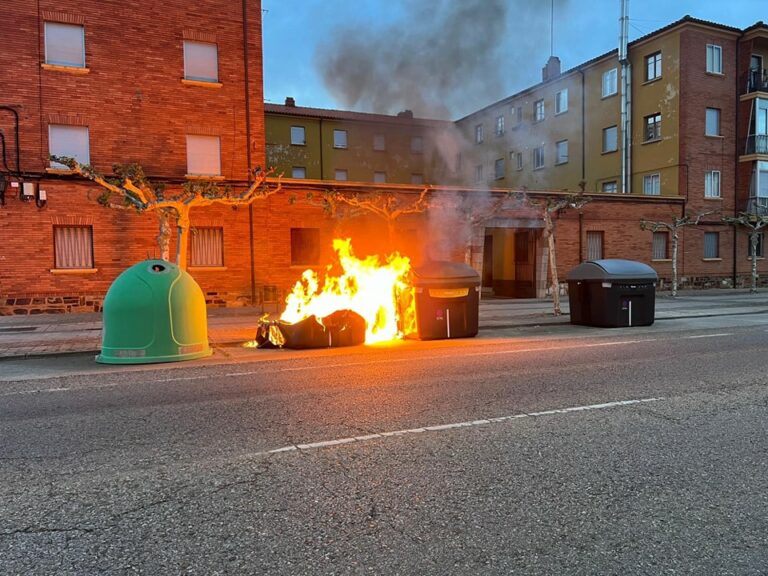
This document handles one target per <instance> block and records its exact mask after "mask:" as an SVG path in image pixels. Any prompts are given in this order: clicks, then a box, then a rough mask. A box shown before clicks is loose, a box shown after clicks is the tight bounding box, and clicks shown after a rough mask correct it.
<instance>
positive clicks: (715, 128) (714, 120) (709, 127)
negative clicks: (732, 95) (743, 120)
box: [704, 108, 720, 136]
mask: <svg viewBox="0 0 768 576" xmlns="http://www.w3.org/2000/svg"><path fill="white" fill-rule="evenodd" d="M704 133H705V134H706V135H707V136H720V109H719V108H707V116H706V127H705V129H704Z"/></svg>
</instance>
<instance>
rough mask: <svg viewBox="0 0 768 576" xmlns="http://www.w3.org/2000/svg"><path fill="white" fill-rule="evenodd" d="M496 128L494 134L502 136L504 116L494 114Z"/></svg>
mask: <svg viewBox="0 0 768 576" xmlns="http://www.w3.org/2000/svg"><path fill="white" fill-rule="evenodd" d="M495 126H496V129H495V130H494V133H495V134H496V136H504V116H496V124H495Z"/></svg>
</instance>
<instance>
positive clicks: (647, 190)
mask: <svg viewBox="0 0 768 576" xmlns="http://www.w3.org/2000/svg"><path fill="white" fill-rule="evenodd" d="M643 194H645V195H647V196H658V195H659V194H661V174H658V173H657V174H648V175H647V176H643Z"/></svg>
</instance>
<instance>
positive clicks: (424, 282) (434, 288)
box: [411, 261, 480, 340]
mask: <svg viewBox="0 0 768 576" xmlns="http://www.w3.org/2000/svg"><path fill="white" fill-rule="evenodd" d="M411 274H412V285H413V292H414V300H415V316H416V333H415V334H414V337H416V338H419V339H420V340H438V339H443V338H469V337H472V336H476V335H477V330H478V316H479V310H480V275H479V274H478V273H477V272H476V271H475V269H474V268H472V267H471V266H468V265H467V264H462V263H458V262H434V261H432V262H428V263H427V264H425V265H424V266H421V267H419V268H414V269H413V270H412V271H411Z"/></svg>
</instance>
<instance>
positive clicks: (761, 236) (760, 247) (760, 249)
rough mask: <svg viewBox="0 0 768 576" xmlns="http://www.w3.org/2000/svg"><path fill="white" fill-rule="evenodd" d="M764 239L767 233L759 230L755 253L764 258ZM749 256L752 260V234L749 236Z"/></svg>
mask: <svg viewBox="0 0 768 576" xmlns="http://www.w3.org/2000/svg"><path fill="white" fill-rule="evenodd" d="M764 239H765V233H764V232H759V233H758V234H757V246H755V255H756V256H757V257H758V258H763V257H764V254H763V245H764V244H763V240H764ZM747 256H748V257H749V259H750V260H751V259H752V238H751V235H750V236H747Z"/></svg>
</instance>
